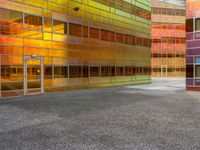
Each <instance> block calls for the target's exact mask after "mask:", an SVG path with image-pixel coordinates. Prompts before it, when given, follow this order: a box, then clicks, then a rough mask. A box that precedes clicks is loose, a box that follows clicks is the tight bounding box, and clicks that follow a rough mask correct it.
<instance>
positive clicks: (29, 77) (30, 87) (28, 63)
mask: <svg viewBox="0 0 200 150" xmlns="http://www.w3.org/2000/svg"><path fill="white" fill-rule="evenodd" d="M24 68H25V69H24V95H29V94H41V93H44V62H43V58H41V57H38V58H32V57H28V56H27V57H25V59H24Z"/></svg>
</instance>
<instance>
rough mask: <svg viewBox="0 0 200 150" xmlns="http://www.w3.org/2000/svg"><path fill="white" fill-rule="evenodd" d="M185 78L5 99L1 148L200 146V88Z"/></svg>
mask: <svg viewBox="0 0 200 150" xmlns="http://www.w3.org/2000/svg"><path fill="white" fill-rule="evenodd" d="M184 88H185V87H184V79H178V78H170V79H162V80H161V79H153V83H152V84H149V85H147V84H146V85H136V86H125V87H114V88H102V89H91V90H82V91H81V90H80V91H72V92H63V93H54V94H47V95H37V96H29V97H21V98H13V99H6V100H1V101H0V150H32V149H33V150H35V149H36V150H45V149H48V150H57V149H58V150H63V149H67V150H71V149H73V150H88V149H89V150H118V149H119V150H135V149H138V150H199V149H200V93H197V92H185V91H184Z"/></svg>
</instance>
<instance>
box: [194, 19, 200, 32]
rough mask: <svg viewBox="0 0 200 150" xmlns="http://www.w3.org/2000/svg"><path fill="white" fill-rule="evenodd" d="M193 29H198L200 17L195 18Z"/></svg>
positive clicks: (199, 27) (199, 28)
mask: <svg viewBox="0 0 200 150" xmlns="http://www.w3.org/2000/svg"><path fill="white" fill-rule="evenodd" d="M195 30H196V31H199V30H200V18H197V19H195Z"/></svg>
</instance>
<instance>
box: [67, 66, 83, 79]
mask: <svg viewBox="0 0 200 150" xmlns="http://www.w3.org/2000/svg"><path fill="white" fill-rule="evenodd" d="M69 77H70V78H79V77H82V67H81V66H69Z"/></svg>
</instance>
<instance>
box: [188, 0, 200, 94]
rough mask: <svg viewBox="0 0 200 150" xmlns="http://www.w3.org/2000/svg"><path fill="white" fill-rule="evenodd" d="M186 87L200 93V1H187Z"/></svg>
mask: <svg viewBox="0 0 200 150" xmlns="http://www.w3.org/2000/svg"><path fill="white" fill-rule="evenodd" d="M186 9H187V15H186V16H187V18H186V32H187V34H186V37H187V38H186V41H187V57H186V63H187V65H186V85H187V90H189V91H200V1H196V0H187V1H186Z"/></svg>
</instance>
